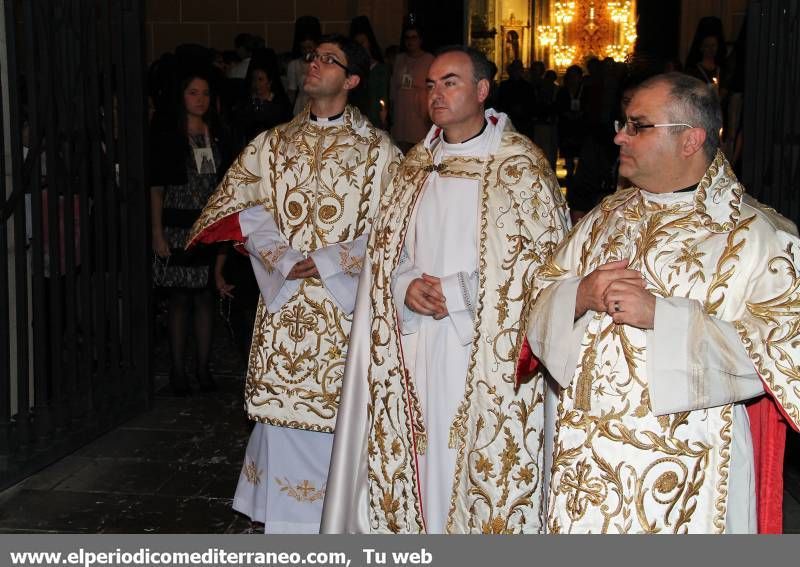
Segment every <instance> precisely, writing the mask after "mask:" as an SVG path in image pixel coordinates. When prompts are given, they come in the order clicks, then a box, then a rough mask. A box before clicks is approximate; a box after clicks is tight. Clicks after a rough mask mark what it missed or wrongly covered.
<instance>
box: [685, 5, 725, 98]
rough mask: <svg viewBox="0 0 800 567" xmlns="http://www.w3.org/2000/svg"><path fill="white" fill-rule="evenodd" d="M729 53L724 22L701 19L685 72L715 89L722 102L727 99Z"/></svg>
mask: <svg viewBox="0 0 800 567" xmlns="http://www.w3.org/2000/svg"><path fill="white" fill-rule="evenodd" d="M726 57H727V52H726V47H725V35H724V34H723V31H722V21H721V20H720V19H719V18H715V17H712V16H709V17H705V18H703V19H701V20H700V21H699V22H698V24H697V31H696V32H695V34H694V39H692V45H691V47H690V48H689V54H688V55H687V56H686V65H685V66H684V72H686V73H687V74H689V75H691V76H693V77H697V78H698V79H700V80H701V81H703V82H705V83H706V84H708V85H711V86H712V87H714V89H715V90H716V91H717V93H719V95H720V100H722V101H724V99H725V88H726V87H725V85H724V84H723V81H724V79H726V78H727V77H726V76H725V62H726Z"/></svg>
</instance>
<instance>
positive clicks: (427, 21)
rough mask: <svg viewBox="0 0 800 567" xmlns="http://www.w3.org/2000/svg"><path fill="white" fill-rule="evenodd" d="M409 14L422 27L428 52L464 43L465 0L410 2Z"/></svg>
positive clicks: (420, 0) (412, 0)
mask: <svg viewBox="0 0 800 567" xmlns="http://www.w3.org/2000/svg"><path fill="white" fill-rule="evenodd" d="M408 13H409V14H413V16H414V18H415V21H416V22H417V23H418V24H419V25H420V26H422V29H423V32H424V33H425V49H426V50H427V51H431V52H434V51H436V49H438V48H439V47H442V46H444V45H453V44H459V45H460V44H463V43H464V2H463V0H442V1H441V2H431V1H430V0H409V2H408ZM398 40H399V38H398Z"/></svg>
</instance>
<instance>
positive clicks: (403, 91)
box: [391, 23, 433, 152]
mask: <svg viewBox="0 0 800 567" xmlns="http://www.w3.org/2000/svg"><path fill="white" fill-rule="evenodd" d="M402 43H403V47H404V51H403V52H402V53H400V54H398V55H397V59H396V60H395V63H394V70H393V71H392V82H391V110H392V137H393V138H394V140H395V142H396V143H397V145H398V146H400V149H401V150H403V152H407V151H408V150H409V149H411V148H412V147H413V146H414V145H415V144H416V143H417V142H419V141H420V140H421V139H422V138H424V137H425V134H426V133H427V132H428V128H430V118H429V117H428V111H427V108H426V98H427V96H426V93H425V79H426V77H427V74H428V68H429V67H430V66H431V62H432V61H433V55H431V54H430V53H428V52H427V51H425V50H424V49H423V45H424V43H423V36H422V31H421V29H420V28H419V27H418V26H417V25H416V24H410V23H408V24H406V25H405V26H403V33H402Z"/></svg>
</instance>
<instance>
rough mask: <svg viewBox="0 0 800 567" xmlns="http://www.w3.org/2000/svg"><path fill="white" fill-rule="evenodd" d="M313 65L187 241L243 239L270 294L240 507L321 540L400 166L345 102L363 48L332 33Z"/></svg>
mask: <svg viewBox="0 0 800 567" xmlns="http://www.w3.org/2000/svg"><path fill="white" fill-rule="evenodd" d="M306 61H308V62H309V68H308V73H307V74H306V78H305V83H304V85H303V90H304V91H305V93H306V94H307V95H308V97H309V100H310V103H309V104H308V106H306V108H305V110H304V111H303V112H301V113H300V114H298V115H297V116H296V117H295V118H294V119H293V120H292V121H291V122H289V123H287V124H282V125H280V126H278V127H276V128H273V129H272V130H268V131H267V132H264V133H263V134H261V135H259V136H257V137H256V138H255V139H253V140H252V141H251V142H250V143H249V144H248V146H247V147H246V148H245V149H244V151H243V152H242V153H241V155H240V156H239V158H238V159H237V160H236V162H235V163H234V165H233V166H232V167H231V168H230V170H228V172H227V174H226V175H225V178H224V179H223V181H222V183H221V184H220V186H219V188H217V190H216V192H215V193H214V195H213V196H212V197H211V199H209V202H208V204H207V205H206V207H205V209H204V210H203V213H202V215H201V217H200V219H199V220H198V221H197V223H196V224H195V226H194V228H193V232H192V239H191V242H192V243H196V242H215V241H220V240H231V241H234V242H236V243H237V244H239V245H240V247H241V248H242V249H243V250H244V251H246V252H247V253H248V254H249V255H250V259H251V264H252V266H253V271H254V273H255V276H256V280H257V281H258V285H259V288H260V290H261V298H260V301H259V305H258V311H257V315H256V321H255V328H254V330H253V344H252V346H251V349H250V357H249V360H248V369H247V378H246V382H245V388H244V396H245V406H246V409H247V415H248V417H249V418H250V420H252V421H254V422H255V426H254V428H253V433H252V435H251V436H250V441H249V443H248V445H247V450H246V453H245V457H244V463H243V465H242V472H241V475H240V477H239V484H238V487H237V489H236V495H235V497H234V500H233V507H234V509H236V510H237V511H239V512H242V513H243V514H246V515H247V516H249V517H250V518H251V519H252V520H253V521H254V522H258V523H263V524H264V526H265V531H266V532H267V533H316V532H318V531H319V522H320V517H321V514H322V500H323V497H324V495H325V486H326V483H327V477H328V464H329V461H330V454H331V446H332V443H333V429H334V425H335V424H336V414H337V411H338V407H339V398H340V392H341V387H342V375H343V373H344V363H345V358H346V356H347V347H348V339H349V335H350V324H351V321H352V312H353V307H354V305H355V297H356V288H357V285H358V278H359V275H360V273H361V267H362V265H363V258H364V253H365V250H366V247H367V238H368V236H369V233H370V231H371V229H372V219H373V217H374V216H375V214H376V213H377V210H378V203H379V201H380V199H381V194H382V192H383V190H384V189H385V188H386V187H387V186H388V185H389V180H390V178H391V176H392V174H393V173H394V170H395V169H396V167H397V165H398V164H399V161H400V152H399V150H398V149H397V148H396V147H395V146H394V145H393V144H392V142H391V140H390V138H389V136H388V134H386V133H385V132H383V131H381V130H378V129H377V128H375V127H374V126H373V125H372V124H370V122H369V120H367V119H366V118H364V117H363V116H362V115H361V113H360V112H359V111H358V109H356V108H355V107H353V106H350V105H348V104H347V99H348V95H349V93H350V92H352V91H353V90H354V89H355V88H356V87H357V86H358V85H359V83H360V82H361V81H362V80H363V79H364V78H365V77H366V74H367V73H368V71H369V56H368V55H367V54H366V52H365V51H364V50H363V49H362V48H361V47H360V46H359V45H358V44H356V43H355V42H353V41H352V40H350V39H348V38H345V37H342V36H327V37H324V38H322V39H321V41H320V44H319V46H318V47H317V49H316V51H314V52H312V53H310V54H309V55H308V56H307V57H306Z"/></svg>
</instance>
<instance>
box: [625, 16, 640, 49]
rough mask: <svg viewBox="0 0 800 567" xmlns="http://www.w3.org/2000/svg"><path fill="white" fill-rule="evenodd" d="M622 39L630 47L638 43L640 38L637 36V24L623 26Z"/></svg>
mask: <svg viewBox="0 0 800 567" xmlns="http://www.w3.org/2000/svg"><path fill="white" fill-rule="evenodd" d="M622 37H623V38H625V43H627V44H628V45H633V44H634V43H636V38H637V37H639V36H638V35H637V34H636V24H634V23H632V22H628V23H625V24H623V26H622Z"/></svg>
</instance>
